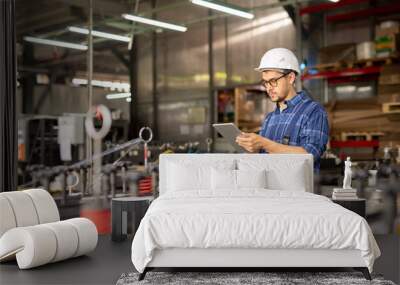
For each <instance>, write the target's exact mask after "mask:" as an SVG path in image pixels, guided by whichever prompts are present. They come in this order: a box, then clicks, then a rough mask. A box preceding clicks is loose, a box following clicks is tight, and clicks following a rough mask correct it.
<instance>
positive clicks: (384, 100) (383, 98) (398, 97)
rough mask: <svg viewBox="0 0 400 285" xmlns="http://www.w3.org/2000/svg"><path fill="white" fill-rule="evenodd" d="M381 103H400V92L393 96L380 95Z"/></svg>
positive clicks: (379, 100)
mask: <svg viewBox="0 0 400 285" xmlns="http://www.w3.org/2000/svg"><path fill="white" fill-rule="evenodd" d="M378 102H379V103H396V102H400V92H399V93H392V94H390V93H389V94H378Z"/></svg>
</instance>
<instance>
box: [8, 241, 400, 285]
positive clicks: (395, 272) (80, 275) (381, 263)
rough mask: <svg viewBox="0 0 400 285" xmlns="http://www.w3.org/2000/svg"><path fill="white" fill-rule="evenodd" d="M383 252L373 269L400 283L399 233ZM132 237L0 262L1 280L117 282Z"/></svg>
mask: <svg viewBox="0 0 400 285" xmlns="http://www.w3.org/2000/svg"><path fill="white" fill-rule="evenodd" d="M375 238H376V240H377V242H378V244H379V247H380V249H381V251H382V256H381V257H380V258H379V259H378V260H377V261H376V263H375V267H374V272H375V273H380V274H383V275H384V277H385V279H388V280H392V281H394V282H395V283H396V284H400V270H399V269H400V237H398V236H394V235H390V236H388V235H377V236H376V237H375ZM131 242H132V241H131V240H127V241H124V242H120V243H116V242H112V241H111V240H110V236H109V235H101V236H100V237H99V243H98V246H97V248H96V250H95V251H94V252H92V253H91V254H89V255H88V256H81V257H77V258H74V259H70V260H65V261H61V262H58V263H53V264H48V265H45V266H42V267H37V268H34V269H29V270H19V269H18V266H17V264H16V262H8V263H3V264H1V265H0V284H1V285H11V284H115V283H116V282H117V280H118V278H119V276H120V275H121V274H122V273H124V272H132V271H134V270H135V269H134V267H133V265H132V262H131V258H130V252H131Z"/></svg>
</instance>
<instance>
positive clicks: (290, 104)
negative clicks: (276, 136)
mask: <svg viewBox="0 0 400 285" xmlns="http://www.w3.org/2000/svg"><path fill="white" fill-rule="evenodd" d="M307 99H308V96H307V94H306V92H304V91H300V92H297V93H296V95H295V96H294V97H293V98H292V99H290V100H287V101H285V103H286V105H287V107H288V108H289V107H294V106H296V105H297V104H299V103H300V102H303V101H306V100H307ZM276 111H278V112H279V105H278V103H276Z"/></svg>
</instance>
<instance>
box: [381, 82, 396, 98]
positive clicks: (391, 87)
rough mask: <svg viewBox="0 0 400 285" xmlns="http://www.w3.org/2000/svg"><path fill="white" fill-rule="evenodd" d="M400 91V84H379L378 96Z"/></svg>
mask: <svg viewBox="0 0 400 285" xmlns="http://www.w3.org/2000/svg"><path fill="white" fill-rule="evenodd" d="M399 92H400V84H387V85H383V84H382V85H378V96H380V95H381V94H396V93H399Z"/></svg>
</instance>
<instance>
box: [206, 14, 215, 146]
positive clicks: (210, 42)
mask: <svg viewBox="0 0 400 285" xmlns="http://www.w3.org/2000/svg"><path fill="white" fill-rule="evenodd" d="M208 15H209V16H212V15H213V12H212V11H211V10H208ZM213 26H214V25H213V21H209V22H208V76H209V86H208V88H209V108H210V109H209V112H208V114H209V116H210V118H209V120H210V124H209V126H210V127H209V137H210V138H213V137H214V129H213V127H212V124H213V123H214V122H215V116H214V113H215V98H214V97H215V96H214V53H213V41H214V33H213ZM211 150H212V149H211Z"/></svg>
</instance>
